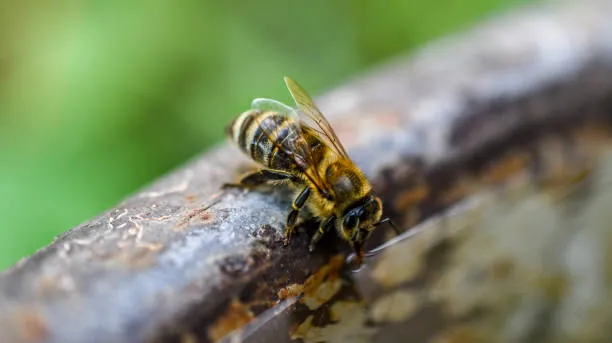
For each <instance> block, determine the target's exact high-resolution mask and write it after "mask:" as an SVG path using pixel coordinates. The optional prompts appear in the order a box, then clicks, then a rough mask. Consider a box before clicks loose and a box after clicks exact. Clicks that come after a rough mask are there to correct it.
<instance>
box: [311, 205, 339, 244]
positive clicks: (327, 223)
mask: <svg viewBox="0 0 612 343" xmlns="http://www.w3.org/2000/svg"><path fill="white" fill-rule="evenodd" d="M335 222H336V216H335V215H333V214H332V215H331V216H329V217H327V219H325V220H324V221H323V222H322V223H321V225H319V229H318V230H317V232H315V234H314V235H313V236H312V239H311V240H310V245H309V246H308V250H310V251H311V252H312V251H313V250H314V249H315V245H316V244H317V242H319V241H320V240H321V238H322V237H323V235H325V233H326V232H327V231H329V230H330V229H331V228H332V227H334V223H335Z"/></svg>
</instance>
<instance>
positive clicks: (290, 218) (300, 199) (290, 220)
mask: <svg viewBox="0 0 612 343" xmlns="http://www.w3.org/2000/svg"><path fill="white" fill-rule="evenodd" d="M309 196H310V188H308V187H304V189H303V190H302V191H301V192H300V194H298V196H297V197H296V198H295V200H293V203H292V204H291V212H289V215H287V225H286V227H285V243H284V244H285V245H287V244H289V242H290V241H291V235H292V234H293V227H294V226H295V222H296V221H297V218H298V214H300V209H301V208H302V207H304V204H305V203H306V200H308V197H309Z"/></svg>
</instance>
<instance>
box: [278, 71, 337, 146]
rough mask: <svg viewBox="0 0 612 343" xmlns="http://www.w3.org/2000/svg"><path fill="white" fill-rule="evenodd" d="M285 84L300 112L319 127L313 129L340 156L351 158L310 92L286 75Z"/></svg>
mask: <svg viewBox="0 0 612 343" xmlns="http://www.w3.org/2000/svg"><path fill="white" fill-rule="evenodd" d="M285 84H287V88H288V89H289V93H291V97H293V100H294V101H295V104H296V105H297V107H298V110H299V113H302V114H304V115H306V117H308V118H309V119H310V120H311V121H313V122H314V123H315V125H316V126H317V127H318V129H316V128H314V127H313V128H312V129H313V130H314V131H316V132H318V133H320V134H321V136H322V137H323V138H325V139H326V140H327V142H328V143H329V146H330V147H331V148H333V149H334V151H336V153H338V154H339V155H340V156H343V157H346V158H349V157H348V154H347V153H346V150H344V147H343V146H342V143H340V140H339V139H338V137H337V136H336V133H335V132H334V130H333V129H332V127H331V125H330V124H329V122H328V121H327V119H325V117H324V116H323V114H322V113H321V111H319V109H318V108H317V106H316V105H315V104H314V101H313V100H312V99H311V98H310V96H309V95H308V93H306V91H305V90H304V89H303V88H302V87H301V86H300V85H298V84H297V82H295V81H293V80H292V79H291V78H289V77H286V76H285ZM306 125H308V124H306Z"/></svg>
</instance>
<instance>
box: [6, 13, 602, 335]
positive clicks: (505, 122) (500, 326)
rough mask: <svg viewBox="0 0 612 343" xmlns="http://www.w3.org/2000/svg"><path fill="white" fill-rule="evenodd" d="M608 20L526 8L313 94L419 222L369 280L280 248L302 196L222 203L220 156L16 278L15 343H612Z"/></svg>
mask: <svg viewBox="0 0 612 343" xmlns="http://www.w3.org/2000/svg"><path fill="white" fill-rule="evenodd" d="M609 13H612V4H611V3H610V2H608V1H582V2H576V3H573V2H563V3H558V4H548V5H544V6H541V7H534V8H530V9H525V10H523V11H519V12H515V13H512V14H510V15H507V16H505V17H503V18H497V19H495V20H493V21H491V22H489V23H486V24H484V25H482V26H480V27H478V28H476V29H475V30H473V31H471V32H469V33H466V34H463V35H461V36H457V37H451V38H448V39H446V40H443V41H441V42H438V43H436V44H434V45H431V46H429V47H427V48H426V49H424V50H423V51H422V52H421V53H419V54H417V55H415V56H412V57H411V58H410V59H407V60H400V61H397V62H396V63H393V64H391V65H389V66H387V67H385V68H383V69H380V70H377V71H374V72H373V73H371V74H370V75H367V76H364V77H362V78H360V79H356V80H354V81H353V82H351V83H350V84H348V85H346V86H344V87H341V88H338V89H336V90H334V91H332V92H330V93H328V94H327V95H326V96H324V97H321V98H319V100H320V102H319V104H320V107H321V109H322V110H323V112H324V113H325V114H326V115H327V116H328V117H329V118H330V121H331V122H332V125H333V126H334V127H335V129H336V131H337V133H338V135H339V136H340V139H341V140H342V141H343V142H344V144H345V146H346V147H347V148H348V149H349V152H350V154H351V156H352V157H353V158H354V160H355V161H356V163H357V164H358V165H359V166H360V167H362V168H363V169H364V171H365V172H366V174H367V175H368V176H369V177H370V178H371V180H372V182H373V184H374V187H375V189H376V191H377V192H378V194H379V195H380V196H381V197H382V198H383V200H384V203H385V206H386V212H387V214H389V215H390V216H391V217H393V218H394V219H395V220H396V221H397V222H398V223H400V225H401V226H402V227H403V228H405V229H408V228H411V227H412V229H411V230H408V231H407V232H405V233H404V234H402V235H401V236H399V237H396V238H392V239H391V240H390V241H389V242H388V243H386V244H385V245H384V246H383V247H382V248H381V249H379V251H378V252H377V253H373V254H372V256H370V257H369V258H368V259H367V260H366V265H365V266H364V267H363V268H362V269H361V270H359V271H350V270H347V268H346V267H345V266H344V265H345V263H344V261H345V258H344V257H345V255H344V253H345V252H346V247H345V246H344V245H343V243H341V242H338V240H337V239H335V238H334V237H333V236H330V237H327V238H326V239H324V242H323V244H322V245H321V246H320V248H319V249H318V250H317V251H316V252H314V253H312V254H310V253H308V252H307V249H306V246H307V241H308V236H307V235H306V234H304V233H302V234H300V235H298V236H297V237H295V239H294V240H293V241H292V244H291V245H290V246H289V247H287V248H283V247H282V244H281V243H280V242H278V240H279V239H280V238H281V235H282V231H283V225H284V221H285V215H286V213H287V208H288V206H289V201H290V199H289V198H288V197H287V196H286V194H283V193H282V192H272V193H263V192H243V191H238V190H232V191H227V192H220V190H219V186H220V185H221V184H222V183H223V182H227V181H231V180H233V179H235V177H237V176H238V174H239V173H240V170H242V169H243V168H244V167H245V166H248V165H249V162H248V161H247V160H246V159H245V158H244V157H242V155H240V153H239V152H238V151H237V149H235V148H233V147H230V146H225V145H224V146H221V147H219V148H217V149H215V150H213V151H211V152H209V153H207V154H205V155H203V156H202V157H201V158H197V159H195V160H194V161H193V162H191V163H189V164H187V165H186V166H185V167H183V168H181V169H179V170H177V171H176V172H174V173H172V174H170V175H168V176H167V177H165V178H163V179H162V180H160V181H159V182H157V183H155V184H154V185H152V186H151V187H150V188H147V189H145V190H143V191H142V192H140V193H138V194H136V195H135V196H133V197H131V198H130V199H128V200H126V201H124V202H122V203H121V204H119V205H118V206H117V207H116V208H114V209H111V210H109V211H108V212H106V213H104V214H102V215H101V216H99V217H97V218H95V219H93V220H91V221H90V222H87V223H85V224H83V225H80V226H78V227H76V228H74V229H72V230H70V231H68V232H66V233H65V234H63V235H61V236H60V237H58V238H57V239H56V240H55V241H54V242H53V243H52V244H50V245H49V246H47V247H45V248H43V249H41V250H40V251H38V252H37V253H36V254H35V255H34V256H32V257H30V258H27V259H24V260H23V261H21V262H19V263H18V264H17V265H15V266H14V267H12V268H11V269H9V270H8V271H6V272H4V273H3V274H1V275H0V333H1V337H0V340H1V341H2V342H62V343H68V342H216V341H222V340H227V341H230V340H244V341H247V342H286V341H291V340H292V339H295V340H302V341H304V342H320V341H328V342H348V341H350V342H359V341H364V342H366V341H372V342H405V341H414V342H427V341H430V342H491V341H499V342H600V341H601V342H607V341H610V339H611V337H610V336H612V334H610V331H609V329H608V328H609V327H610V325H611V324H612V310H611V309H612V306H610V305H612V294H611V293H610V292H611V291H610V290H612V281H611V280H612V270H611V269H610V267H609V266H611V265H612V254H611V253H609V249H606V247H607V246H610V245H612V231H611V230H609V228H608V226H609V222H608V221H607V220H611V219H612V214H611V213H610V211H609V209H608V207H609V204H610V203H611V202H612V198H610V195H609V194H612V193H609V192H608V190H607V188H608V187H612V186H610V182H609V178H612V149H610V148H611V145H610V143H611V142H612V139H611V138H612V127H611V126H610V124H611V122H612V121H611V120H610V119H612V21H610V20H609ZM279 82H282V80H279ZM306 86H307V85H306ZM608 198H610V199H608ZM415 225H416V226H415ZM389 237H392V236H391V235H389V234H388V232H387V231H385V230H380V231H379V232H378V236H377V237H375V239H374V241H373V242H372V243H373V245H375V243H376V242H375V241H379V242H380V241H382V240H383V239H388V238H389Z"/></svg>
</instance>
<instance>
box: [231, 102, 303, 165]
mask: <svg viewBox="0 0 612 343" xmlns="http://www.w3.org/2000/svg"><path fill="white" fill-rule="evenodd" d="M300 134H301V129H300V127H299V123H298V122H296V121H295V120H294V119H293V118H291V117H289V116H287V115H283V114H281V113H277V112H261V111H258V110H250V111H246V112H244V113H242V114H241V115H240V116H238V118H236V119H235V120H234V121H232V122H231V123H230V125H229V126H228V127H227V135H228V136H229V137H230V139H232V140H233V141H234V142H235V143H236V144H237V145H238V147H239V148H240V149H241V150H242V151H243V152H244V153H245V154H246V155H248V156H250V157H251V158H252V159H253V160H254V161H256V162H258V163H260V164H262V165H263V166H264V167H267V168H270V169H277V170H286V171H291V170H296V169H297V170H304V169H306V168H307V167H308V165H307V164H308V163H307V159H306V158H305V156H306V155H307V154H308V152H307V149H308V147H307V146H306V144H308V143H306V141H305V140H304V139H303V137H301V136H300Z"/></svg>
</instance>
